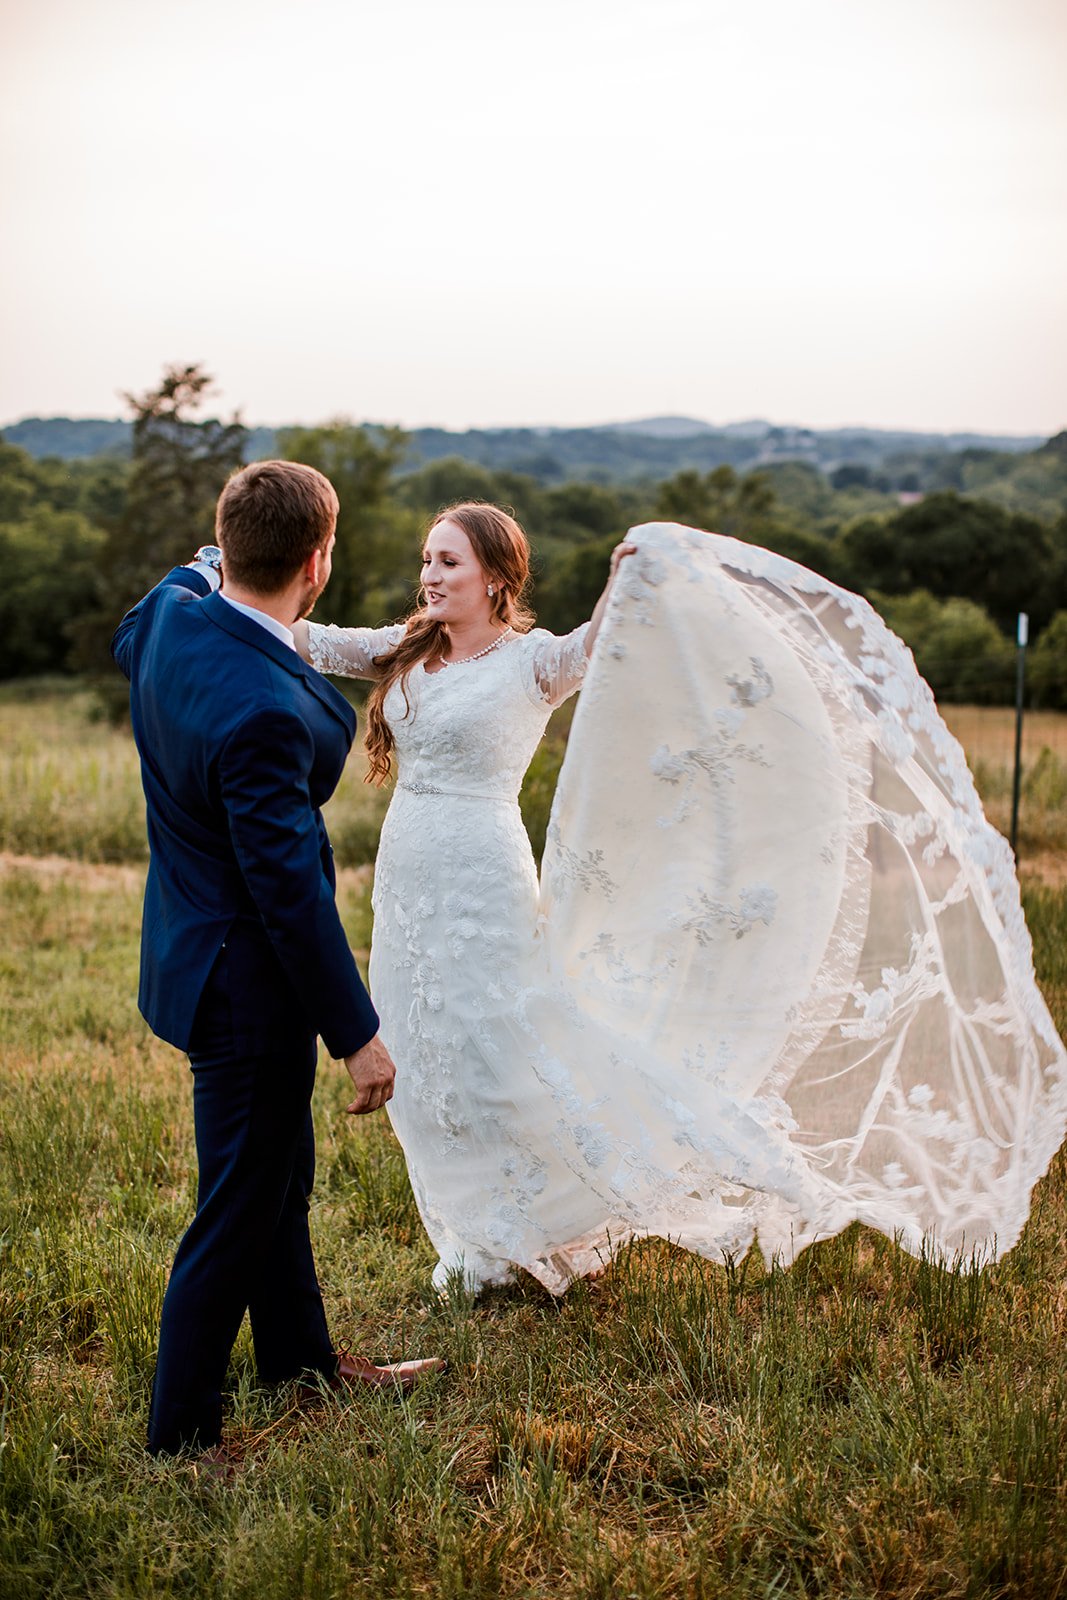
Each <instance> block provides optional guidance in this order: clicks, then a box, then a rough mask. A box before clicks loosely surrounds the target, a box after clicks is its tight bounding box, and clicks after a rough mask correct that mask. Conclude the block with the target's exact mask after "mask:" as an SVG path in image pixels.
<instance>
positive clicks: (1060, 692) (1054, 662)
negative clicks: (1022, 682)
mask: <svg viewBox="0 0 1067 1600" xmlns="http://www.w3.org/2000/svg"><path fill="white" fill-rule="evenodd" d="M1027 678H1028V681H1029V684H1030V690H1031V694H1032V697H1033V700H1034V702H1035V704H1037V705H1040V706H1047V707H1050V708H1052V709H1055V710H1058V711H1067V611H1057V612H1056V615H1055V616H1054V617H1053V618H1052V621H1051V622H1050V623H1049V624H1048V627H1047V628H1045V629H1044V630H1043V631H1042V634H1041V637H1040V638H1039V639H1038V641H1037V643H1036V644H1035V646H1034V648H1033V649H1032V650H1031V651H1030V660H1029V663H1028V668H1027Z"/></svg>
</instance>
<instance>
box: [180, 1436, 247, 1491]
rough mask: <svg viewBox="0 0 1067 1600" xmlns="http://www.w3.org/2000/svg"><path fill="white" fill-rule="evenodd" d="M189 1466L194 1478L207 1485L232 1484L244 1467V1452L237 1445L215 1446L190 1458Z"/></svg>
mask: <svg viewBox="0 0 1067 1600" xmlns="http://www.w3.org/2000/svg"><path fill="white" fill-rule="evenodd" d="M190 1464H191V1466H192V1469H193V1476H194V1477H195V1478H202V1479H203V1480H204V1481H205V1482H207V1483H219V1484H228V1483H233V1481H234V1479H235V1478H236V1477H237V1475H238V1473H239V1472H240V1470H241V1468H242V1467H243V1466H244V1451H243V1450H242V1449H241V1448H240V1446H239V1445H232V1444H215V1445H212V1446H211V1448H210V1449H208V1450H202V1451H201V1452H200V1454H199V1455H197V1456H193V1457H191V1461H190Z"/></svg>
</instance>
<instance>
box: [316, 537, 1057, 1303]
mask: <svg viewBox="0 0 1067 1600" xmlns="http://www.w3.org/2000/svg"><path fill="white" fill-rule="evenodd" d="M630 537H631V538H632V539H633V541H634V542H636V543H637V544H638V546H639V550H638V554H637V555H635V556H633V557H631V558H630V559H629V560H627V561H626V562H625V563H624V564H623V566H622V568H621V570H620V575H619V579H618V581H617V583H616V585H615V588H614V590H613V594H612V599H611V603H610V605H609V608H608V612H607V616H606V618H605V621H604V624H603V627H602V631H601V634H600V637H599V638H598V641H597V648H596V650H595V652H594V656H593V660H592V662H591V664H590V668H589V671H588V675H587V676H586V679H585V685H584V688H583V693H582V697H581V702H580V704H579V706H578V710H577V713H576V716H575V719H574V724H573V729H572V733H571V738H570V743H569V747H568V751H567V756H566V760H565V762H564V766H563V770H562V772H561V776H560V782H559V787H558V791H557V794H556V798H555V802H554V805H553V810H552V818H551V822H550V826H549V833H548V844H547V847H546V852H545V859H544V863H543V867H542V875H541V882H540V885H539V884H538V880H537V876H536V873H535V869H534V863H533V860H532V857H531V853H530V847H529V843H528V841H527V839H526V835H525V832H524V830H523V827H522V822H521V818H520V815H519V811H518V807H517V804H516V798H517V794H518V789H519V785H520V783H521V780H522V776H523V773H524V771H525V768H526V766H527V764H528V762H529V760H530V757H531V756H532V754H533V751H534V749H535V748H536V745H537V743H538V741H539V739H540V737H541V734H542V732H543V730H544V726H545V723H546V721H547V718H548V715H549V711H550V709H551V706H552V705H553V704H556V703H558V702H559V700H560V699H561V698H563V697H564V696H565V695H566V694H567V693H569V692H571V691H572V690H573V689H574V688H575V687H577V685H578V683H579V682H580V681H581V678H582V675H583V672H584V668H585V655H584V632H583V630H579V631H578V633H576V634H575V635H571V636H569V638H568V639H565V640H556V639H553V638H552V636H551V635H549V634H545V633H544V632H543V631H541V630H538V631H537V632H535V633H532V634H529V635H526V636H523V637H517V638H515V639H513V640H510V641H508V642H507V643H506V644H504V645H502V646H501V647H500V648H499V649H498V650H496V651H494V652H492V653H491V654H489V655H487V656H485V657H484V658H483V659H481V660H480V661H477V662H470V663H467V664H465V665H464V666H463V667H462V668H459V667H457V669H456V670H455V671H448V672H443V673H435V674H428V673H425V672H424V671H421V670H420V671H416V672H414V673H412V675H411V679H410V686H409V697H410V701H411V706H410V710H408V711H407V712H405V706H404V702H403V697H402V696H401V695H400V693H399V691H397V690H395V689H394V690H393V691H391V693H390V695H389V697H388V699H387V702H386V714H387V716H389V718H390V720H391V723H392V726H393V730H394V735H395V738H396V747H397V757H398V766H399V781H398V785H397V789H396V791H395V794H394V798H393V801H392V804H391V806H390V809H389V813H388V816H387V818H386V822H385V826H384V829H383V833H382V841H381V849H380V854H379V859H378V866H377V872H376V879H375V889H374V906H375V927H374V944H373V950H372V957H371V984H372V992H373V994H374V997H375V1001H376V1003H377V1005H378V1008H379V1011H380V1014H381V1016H382V1025H383V1035H384V1037H385V1039H386V1042H387V1043H388V1044H389V1046H390V1049H391V1050H392V1052H393V1055H394V1057H395V1059H396V1061H397V1063H398V1076H397V1088H396V1095H395V1098H394V1100H393V1101H392V1103H391V1105H390V1114H391V1115H392V1118H393V1121H394V1124H395V1126H396V1129H397V1132H398V1134H399V1136H400V1138H401V1141H402V1143H403V1145H404V1149H405V1153H406V1156H407V1160H408V1165H409V1170H410V1172H411V1176H412V1182H413V1186H414V1190H415V1194H416V1198H417V1201H418V1204H419V1207H420V1211H421V1213H422V1216H423V1218H424V1221H425V1223H426V1227H427V1229H428V1231H429V1233H430V1236H431V1238H432V1240H433V1242H434V1244H435V1245H436V1247H437V1250H438V1252H439V1256H440V1262H439V1266H438V1269H437V1273H436V1274H435V1277H436V1281H437V1282H439V1283H440V1282H444V1281H445V1280H446V1278H447V1275H448V1274H449V1273H450V1272H451V1271H462V1272H464V1273H465V1274H466V1275H467V1277H468V1278H469V1279H470V1280H471V1281H472V1282H474V1283H476V1284H478V1283H484V1282H490V1281H495V1280H497V1279H499V1278H503V1277H506V1276H507V1275H508V1273H509V1272H510V1271H511V1270H512V1268H513V1266H515V1265H519V1266H522V1267H525V1268H526V1269H527V1270H529V1271H531V1272H533V1273H534V1274H535V1275H536V1276H537V1277H538V1278H540V1280H541V1281H542V1282H543V1283H545V1284H546V1285H547V1286H548V1287H549V1288H550V1289H552V1290H553V1291H556V1292H558V1291H560V1290H561V1289H563V1288H564V1287H565V1286H566V1284H567V1283H568V1282H569V1281H570V1280H571V1279H572V1278H573V1277H574V1276H575V1275H576V1274H580V1273H586V1272H591V1271H595V1270H596V1269H597V1268H598V1267H599V1266H600V1265H601V1264H602V1262H603V1261H604V1260H606V1259H607V1258H608V1257H609V1256H610V1254H611V1252H612V1250H613V1249H615V1248H616V1247H617V1246H618V1245H619V1244H620V1243H621V1242H623V1241H624V1240H625V1239H627V1238H630V1237H633V1236H635V1235H640V1234H646V1233H657V1234H661V1235H665V1236H669V1237H670V1238H672V1239H673V1240H675V1241H677V1242H679V1243H681V1244H682V1245H684V1246H686V1247H687V1248H690V1249H694V1250H698V1251H700V1252H702V1253H703V1254H706V1255H709V1256H713V1257H718V1256H719V1255H720V1254H721V1253H722V1252H723V1251H729V1252H738V1251H743V1250H744V1249H745V1248H746V1247H747V1246H748V1245H749V1244H750V1243H751V1242H752V1241H753V1239H754V1238H755V1237H757V1235H758V1237H759V1240H760V1243H761V1245H762V1247H763V1249H764V1251H765V1252H767V1253H775V1254H778V1255H779V1256H780V1257H781V1258H782V1259H784V1260H789V1259H792V1257H793V1256H794V1255H795V1254H796V1252H797V1251H798V1250H800V1249H802V1248H803V1247H804V1246H805V1245H806V1244H808V1243H810V1242H811V1240H812V1239H814V1238H816V1237H819V1236H820V1235H825V1234H827V1233H830V1232H834V1231H836V1230H838V1229H840V1228H842V1227H844V1226H846V1225H847V1224H848V1223H849V1222H851V1221H852V1220H854V1219H859V1220H861V1221H863V1222H865V1223H868V1224H870V1225H871V1226H874V1227H877V1228H880V1229H882V1230H883V1231H884V1232H885V1233H887V1234H889V1235H890V1236H894V1237H899V1238H900V1239H901V1240H902V1242H903V1244H904V1245H905V1247H907V1248H909V1249H912V1250H918V1249H919V1248H921V1247H922V1246H923V1244H924V1243H925V1244H926V1247H927V1248H930V1249H932V1250H933V1251H934V1252H935V1253H937V1254H939V1255H940V1256H941V1257H942V1258H943V1259H945V1260H949V1261H951V1260H952V1259H954V1257H955V1256H956V1255H957V1253H959V1252H970V1251H977V1252H978V1253H980V1254H981V1255H982V1256H984V1257H989V1256H992V1255H995V1254H997V1253H1001V1252H1003V1251H1004V1250H1006V1249H1008V1248H1010V1246H1011V1245H1012V1244H1013V1243H1014V1242H1015V1240H1016V1239H1017V1237H1018V1235H1019V1232H1020V1230H1021V1228H1022V1226H1023V1223H1024V1222H1025V1220H1026V1216H1027V1212H1028V1206H1029V1194H1030V1190H1031V1188H1032V1186H1033V1184H1034V1182H1035V1181H1036V1180H1037V1178H1038V1177H1039V1176H1040V1175H1041V1174H1042V1173H1043V1172H1044V1171H1045V1169H1046V1168H1047V1166H1048V1163H1049V1161H1050V1159H1051V1157H1052V1155H1053V1154H1054V1152H1055V1150H1056V1149H1057V1148H1058V1146H1059V1144H1060V1142H1061V1140H1062V1138H1063V1135H1064V1129H1065V1124H1067V1062H1065V1055H1064V1050H1063V1046H1062V1044H1061V1043H1060V1041H1059V1039H1058V1038H1057V1036H1056V1033H1055V1029H1054V1027H1053V1025H1052V1022H1051V1019H1050V1017H1049V1014H1048V1011H1047V1008H1046V1006H1045V1004H1044V1001H1043V999H1042V997H1041V995H1040V992H1039V991H1038V989H1037V986H1036V984H1035V982H1034V977H1033V967H1032V957H1031V949H1030V943H1029V936H1028V934H1027V931H1026V927H1025V923H1024V921H1023V918H1022V912H1021V908H1020V903H1019V894H1018V886H1017V883H1016V880H1015V875H1014V870H1013V864H1012V860H1011V855H1010V852H1009V851H1008V848H1007V845H1006V844H1005V842H1004V841H1003V840H1002V839H1001V838H1000V836H999V835H998V834H996V833H995V832H994V830H993V829H992V828H991V827H990V826H989V824H988V823H987V822H986V820H985V818H984V816H983V815H982V811H981V807H980V805H979V803H978V799H977V795H976V793H975V790H974V785H973V783H972V781H971V778H970V774H969V773H968V771H967V768H966V764H965V762H964V760H963V756H962V753H961V751H960V750H959V747H958V745H957V744H956V743H955V741H954V740H953V739H952V737H951V735H950V734H949V733H948V730H947V729H946V728H945V726H944V724H943V723H942V721H941V719H940V717H939V716H938V714H937V711H936V708H935V706H934V703H933V700H932V697H931V695H930V692H929V689H928V688H927V686H926V685H925V684H924V683H923V682H922V680H921V679H920V678H919V677H918V675H917V674H916V672H915V668H914V664H913V662H912V660H911V657H910V655H909V653H908V651H907V650H906V649H905V647H904V646H903V645H902V644H901V643H900V641H899V640H898V639H896V638H895V637H894V636H893V635H892V634H890V633H889V632H888V631H887V629H886V628H885V626H884V624H883V623H882V622H881V620H880V619H879V618H878V617H877V615H876V614H875V613H874V612H873V611H872V610H871V608H870V607H869V606H868V605H867V604H866V603H865V602H864V601H862V600H860V599H859V598H857V597H856V596H854V595H850V594H848V593H846V592H845V591H843V590H840V589H837V588H835V587H834V586H833V585H832V584H829V583H827V582H826V581H825V580H824V579H822V578H819V577H817V576H816V575H815V574H813V573H810V572H807V571H806V570H805V569H804V568H801V567H798V566H796V565H795V564H794V563H792V562H790V561H788V560H786V559H785V558H783V557H780V556H776V555H774V554H772V553H770V552H767V551H762V550H759V549H757V548H755V547H752V546H748V545H742V544H738V543H736V542H735V541H732V540H729V539H724V538H720V537H718V536H714V535H709V534H704V533H699V532H697V531H695V530H692V529H685V528H679V527H676V526H673V525H666V524H650V525H647V526H645V527H642V528H638V529H636V530H634V531H633V533H632V534H631V536H630ZM391 634H392V636H391V637H390V635H391ZM356 636H358V637H356ZM311 637H312V650H313V652H314V656H315V660H316V662H317V664H319V665H321V666H322V667H324V668H325V669H326V670H332V671H337V670H345V671H349V672H352V673H356V672H357V671H359V672H367V671H373V660H374V655H375V653H378V654H380V653H381V650H382V649H383V648H388V647H389V644H390V643H391V642H392V639H393V638H395V631H391V630H347V629H324V630H320V629H319V627H318V626H317V625H313V626H312V630H311ZM338 663H340V666H339V665H338Z"/></svg>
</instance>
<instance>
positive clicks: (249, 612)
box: [221, 590, 296, 650]
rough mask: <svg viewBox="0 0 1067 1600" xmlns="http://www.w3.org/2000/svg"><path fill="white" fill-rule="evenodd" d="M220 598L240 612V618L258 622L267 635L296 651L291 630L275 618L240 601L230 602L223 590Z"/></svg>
mask: <svg viewBox="0 0 1067 1600" xmlns="http://www.w3.org/2000/svg"><path fill="white" fill-rule="evenodd" d="M221 598H222V599H223V600H225V602H226V604H227V605H228V606H232V607H233V609H234V610H235V611H240V613H241V615H242V616H245V617H251V618H252V621H253V622H258V623H259V624H260V626H261V627H264V628H266V630H267V632H268V633H273V635H274V637H275V638H276V639H280V640H281V642H282V644H287V645H288V646H289V648H290V650H295V649H296V640H295V639H294V638H293V634H292V630H291V629H290V628H287V627H286V626H285V623H284V622H278V621H277V619H276V618H274V617H268V616H267V613H266V612H265V611H257V610H256V608H255V606H246V605H244V604H243V603H242V602H241V601H240V600H231V599H230V597H229V595H228V594H227V593H226V592H225V590H223V591H222V594H221Z"/></svg>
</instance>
